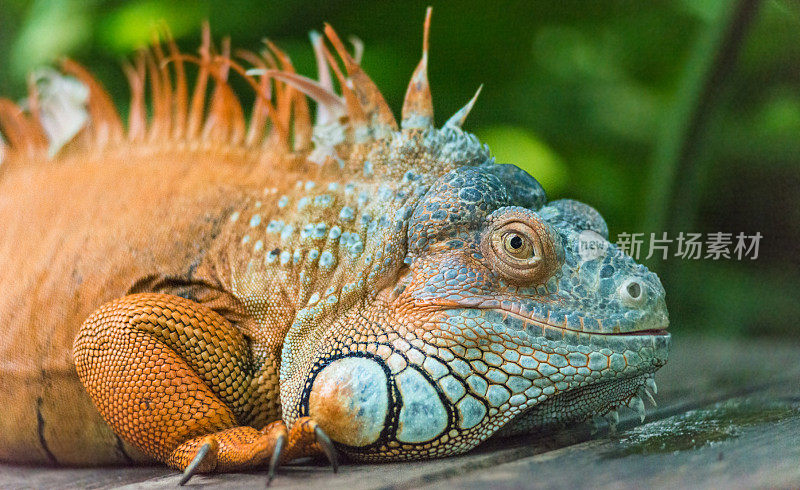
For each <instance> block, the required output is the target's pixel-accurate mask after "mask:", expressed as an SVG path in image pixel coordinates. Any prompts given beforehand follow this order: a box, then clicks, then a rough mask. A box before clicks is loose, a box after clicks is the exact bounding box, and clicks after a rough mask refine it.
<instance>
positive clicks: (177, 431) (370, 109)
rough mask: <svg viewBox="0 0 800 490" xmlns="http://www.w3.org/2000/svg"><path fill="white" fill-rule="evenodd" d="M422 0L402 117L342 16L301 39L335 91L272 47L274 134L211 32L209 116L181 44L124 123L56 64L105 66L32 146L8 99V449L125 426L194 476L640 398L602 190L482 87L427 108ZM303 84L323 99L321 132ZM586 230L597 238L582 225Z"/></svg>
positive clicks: (378, 453) (67, 446)
mask: <svg viewBox="0 0 800 490" xmlns="http://www.w3.org/2000/svg"><path fill="white" fill-rule="evenodd" d="M428 21H429V18H428V19H427V21H426V39H425V50H424V54H423V59H422V61H421V63H420V65H419V66H418V68H417V70H416V71H415V73H414V76H413V77H412V80H411V83H410V85H409V90H408V93H407V96H406V102H405V104H404V107H403V118H402V124H401V127H400V128H398V127H397V125H396V123H395V121H394V117H393V115H392V114H391V112H390V111H389V110H388V107H387V106H386V104H385V102H384V101H383V99H382V97H381V96H380V94H379V93H378V92H377V89H376V88H375V87H374V84H372V82H371V81H370V80H369V79H368V78H367V77H366V75H365V74H364V73H363V71H361V69H360V67H359V66H358V64H357V62H356V61H355V60H353V59H352V58H351V57H350V56H349V55H348V54H347V52H346V51H345V50H344V47H343V46H342V45H341V43H340V42H339V40H338V37H336V35H335V33H333V31H332V30H330V29H328V31H327V34H328V37H329V39H330V40H331V42H332V44H333V46H334V47H335V48H336V50H337V52H338V54H339V56H341V57H342V61H343V62H344V65H345V68H346V70H347V74H346V75H343V74H341V73H340V72H339V67H338V64H336V61H335V60H334V59H333V57H332V56H331V55H330V53H329V52H328V51H327V48H325V47H324V44H323V43H322V40H321V39H320V38H319V37H314V38H313V40H314V44H315V49H316V51H317V54H318V57H319V59H321V60H325V59H326V58H327V60H328V62H329V64H331V66H332V67H333V68H334V71H335V72H336V74H337V76H339V77H340V81H342V82H344V77H345V76H346V77H347V78H348V79H349V80H350V82H345V83H342V86H343V87H344V89H345V93H344V94H343V98H340V97H339V96H337V95H335V94H333V93H332V92H331V89H330V88H329V86H328V84H327V82H326V81H325V80H326V74H327V68H325V67H324V65H321V66H322V67H323V69H322V71H321V75H320V76H321V78H320V79H321V82H320V84H316V83H315V82H313V81H310V80H308V79H303V78H301V77H298V76H297V75H294V74H293V72H292V70H291V67H290V65H288V60H287V59H285V58H284V57H283V55H282V53H280V52H279V51H276V55H277V58H278V59H279V60H281V63H282V69H281V70H280V71H279V70H274V69H271V70H269V71H267V72H266V76H270V77H272V78H273V79H274V80H275V81H274V84H275V86H276V87H277V89H276V94H275V97H274V100H275V101H276V102H275V106H274V107H272V106H269V108H268V102H267V101H266V100H265V99H263V98H260V99H259V102H257V106H256V108H255V109H254V112H255V114H254V116H253V120H252V121H251V125H250V127H251V128H254V127H255V128H257V129H258V128H261V127H263V123H264V120H265V119H266V118H267V116H269V118H270V119H271V120H272V123H271V126H270V127H271V128H272V129H271V130H270V132H268V133H266V134H265V133H264V132H263V130H260V131H261V133H258V131H256V133H258V134H256V135H255V136H251V135H248V136H245V126H244V121H243V119H242V118H241V116H240V112H237V109H236V108H237V107H238V104H236V103H235V100H234V99H231V97H232V92H230V89H229V88H227V84H226V83H225V82H224V77H225V74H226V73H227V72H228V71H229V69H230V68H231V66H232V68H233V69H237V70H238V65H231V66H229V65H230V63H231V61H230V60H228V59H227V58H226V57H221V58H212V57H211V56H210V55H209V53H210V52H211V50H210V49H209V44H208V41H206V43H205V45H204V49H202V50H201V58H200V59H199V61H198V62H199V64H200V66H201V74H202V71H203V70H205V71H206V73H207V74H208V73H210V74H211V75H212V76H213V77H214V78H215V79H216V80H217V82H218V88H217V90H216V92H215V94H214V98H213V101H212V104H211V108H210V114H209V116H207V118H206V119H203V118H202V117H201V116H200V115H201V114H202V111H200V112H196V111H191V110H190V111H186V110H185V109H182V107H183V108H185V107H186V106H187V103H186V102H185V100H186V99H185V98H184V99H183V100H184V102H183V103H181V96H180V93H181V87H182V85H181V83H185V82H181V81H180V80H179V79H178V78H177V77H179V71H178V70H182V64H180V63H176V68H175V76H176V80H177V81H176V87H175V90H174V91H167V92H168V93H167V95H164V91H162V92H160V96H159V94H155V93H154V94H153V97H154V100H155V102H156V103H157V104H160V105H159V107H160V109H159V110H158V111H156V115H155V118H156V119H155V121H154V122H152V123H150V124H148V123H146V122H144V120H143V116H142V114H144V111H139V112H140V113H139V115H138V116H137V115H136V114H137V112H136V110H135V109H136V107H137V106H136V104H134V110H132V113H133V114H134V115H135V117H134V118H133V119H132V122H131V124H130V127H129V129H128V132H127V133H126V132H124V131H122V129H121V125H119V123H118V121H117V122H115V119H114V116H115V114H113V115H109V114H110V113H109V106H108V104H107V101H105V99H104V93H103V92H102V91H101V90H100V89H99V87H98V86H96V85H93V84H94V83H95V82H94V81H93V80H91V79H89V78H87V77H88V76H84V75H85V74H84V73H83V72H81V71H79V70H78V69H76V68H75V67H74V66H72V65H68V66H67V70H68V71H70V72H71V73H73V74H76V75H78V76H79V77H81V78H82V79H83V81H84V82H85V83H87V84H88V85H90V88H92V98H91V100H90V106H89V110H90V112H91V113H92V114H91V115H92V121H93V127H92V128H91V131H90V132H89V133H88V135H86V136H85V138H86V140H87V141H88V142H85V143H84V145H85V148H78V149H74V148H73V149H71V150H69V151H65V152H63V154H62V155H61V156H60V157H58V159H57V161H55V162H48V163H45V164H43V163H38V164H37V163H34V161H35V160H36V159H41V151H40V150H41V144H40V143H41V138H39V137H38V136H30V134H32V132H35V131H34V130H35V129H36V128H37V127H38V126H37V124H36V121H35V120H32V119H30V118H28V117H27V116H25V115H24V114H21V113H12V112H11V111H10V110H8V109H7V110H5V111H2V110H0V123H1V124H3V126H2V128H3V129H4V131H5V134H8V133H10V132H12V131H13V130H14V128H19V127H27V128H28V131H27V133H25V132H22V135H17V136H16V137H7V139H9V140H10V142H11V145H10V146H9V147H7V148H6V149H5V150H6V153H8V154H10V155H11V156H10V158H9V159H8V160H7V161H6V162H5V163H4V164H3V167H0V171H2V172H3V173H1V174H0V220H2V221H3V222H5V223H12V225H11V227H10V229H9V232H8V234H7V235H6V236H4V238H3V241H2V243H1V244H0V247H2V248H0V270H3V273H2V274H1V275H0V285H2V286H4V290H5V291H7V293H6V294H5V295H4V296H3V300H2V302H0V319H2V321H1V322H0V323H1V324H2V325H3V328H4V332H5V333H6V335H4V336H3V338H4V340H3V343H2V344H0V348H1V349H2V352H0V353H2V355H3V359H6V361H5V364H4V366H3V370H4V372H3V378H6V377H7V375H10V376H11V377H12V385H11V389H9V390H4V391H5V392H4V393H2V394H0V395H2V396H3V397H7V398H9V399H7V400H0V401H3V402H5V405H6V406H8V405H9V404H10V403H11V398H12V397H13V399H14V401H13V404H11V405H12V407H13V408H12V414H13V417H12V419H13V420H14V423H15V424H16V428H15V427H12V426H11V425H8V426H6V427H2V429H3V430H2V431H0V434H1V435H0V457H2V458H3V459H6V460H17V461H18V460H23V459H26V460H40V461H41V460H50V461H51V462H59V463H91V462H96V463H100V462H109V461H115V460H117V459H123V458H125V457H128V458H132V459H135V458H136V457H138V456H136V455H134V456H131V455H132V451H133V450H132V449H131V446H132V447H133V448H136V449H138V450H139V451H141V452H142V453H143V454H144V455H146V456H147V457H150V458H154V459H157V460H159V461H162V462H164V463H166V464H169V465H170V466H173V467H175V468H178V469H187V467H188V469H187V472H186V478H188V477H189V476H191V474H193V473H195V472H198V471H200V472H208V471H232V470H236V469H241V468H255V467H263V466H264V465H265V464H266V463H268V462H270V461H272V464H273V468H274V464H275V463H277V462H280V461H289V460H291V459H295V458H298V457H302V456H309V455H319V454H323V453H328V454H329V456H330V457H332V455H331V454H330V453H331V451H332V450H333V448H334V447H335V450H336V451H338V452H341V453H344V454H346V455H347V456H349V457H350V458H351V459H354V460H360V461H393V460H407V459H420V458H431V457H441V456H448V455H453V454H459V453H463V452H465V451H468V450H470V449H472V448H474V447H475V446H476V445H478V444H480V443H481V442H482V441H484V440H486V439H487V438H488V437H490V436H492V435H493V434H513V433H519V432H529V431H532V430H538V429H541V428H543V427H551V426H558V425H562V424H567V423H572V422H577V421H583V420H587V419H589V418H591V417H592V416H595V415H603V414H605V415H608V416H609V417H610V418H612V419H613V417H614V416H615V413H616V412H615V409H616V408H617V407H619V406H622V405H626V406H629V407H631V408H634V409H636V410H640V411H642V413H643V405H642V400H641V397H640V396H649V392H648V391H647V390H648V388H654V386H655V385H654V383H653V382H652V374H653V373H654V372H655V371H656V370H657V369H658V368H659V367H661V366H662V365H663V364H664V363H665V362H666V359H667V349H668V346H669V334H667V333H666V332H665V331H664V329H665V328H666V326H667V324H668V319H667V312H666V307H665V303H664V290H663V288H662V286H661V283H660V282H659V280H658V278H657V277H656V276H655V275H654V274H653V273H651V272H649V271H647V269H646V268H645V267H643V266H641V265H638V264H636V263H635V262H634V261H633V260H632V259H631V258H630V257H628V256H626V255H624V254H622V253H620V252H618V251H617V249H616V248H615V246H614V245H613V244H610V243H608V241H607V240H608V230H607V227H606V224H605V222H604V221H603V219H602V217H601V216H600V215H599V214H598V213H597V212H596V211H595V210H594V209H592V208H590V207H589V206H587V205H585V204H582V203H578V202H575V201H571V200H559V201H553V202H548V201H547V198H546V196H545V193H544V191H543V189H542V188H541V186H540V185H539V184H538V182H537V181H536V180H535V179H534V178H533V177H531V176H530V175H528V174H527V173H525V172H524V171H522V170H520V169H518V168H517V167H514V166H513V165H500V164H496V163H495V162H494V159H493V158H492V157H491V156H490V153H489V150H488V148H486V147H485V146H483V145H481V144H480V143H479V142H478V141H477V139H476V138H475V137H474V136H472V135H469V134H468V133H465V132H463V131H462V130H461V129H460V125H461V124H462V123H463V121H464V118H465V117H466V114H467V113H468V112H469V109H470V108H471V106H472V103H473V102H474V99H473V101H471V102H470V104H468V106H467V107H466V108H465V109H464V110H462V111H460V112H459V113H458V114H456V115H455V116H454V117H453V118H451V119H450V120H449V121H448V122H447V123H446V124H445V125H444V127H442V128H441V129H435V128H434V127H433V126H432V121H433V114H432V108H431V103H430V91H429V89H428V85H427V77H426V69H427V25H428ZM160 56H161V55H160V53H159V52H158V51H156V58H157V60H156V61H158V58H159V57H160ZM179 58H180V57H179V56H177V55H175V56H174V57H173V60H176V59H179ZM180 59H182V58H180ZM160 65H161V66H163V63H161V64H160ZM141 66H142V67H144V64H142V65H141ZM152 66H153V67H155V66H159V64H157V63H153V64H152ZM156 70H157V69H156V68H152V67H151V71H150V72H149V76H150V77H153V76H155V77H156V78H158V77H162V78H160V79H161V80H162V82H163V83H164V84H168V83H169V77H168V72H166V71H162V72H161V73H160V74H159V73H158V72H157V71H156ZM239 71H242V70H239ZM164 74H167V75H164ZM139 75H140V76H141V77H140V78H137V77H136V73H134V74H133V79H132V80H133V83H132V85H133V87H134V101H136V100H140V101H141V99H142V97H143V92H142V89H141V87H142V86H143V77H144V68H142V71H140V72H139ZM248 79H249V80H251V81H252V82H253V85H254V86H255V87H257V88H259V90H262V89H264V87H266V85H265V84H262V83H261V82H259V81H258V80H254V79H251V78H249V76H248ZM137 84H138V85H137ZM137 86H138V87H139V88H138V89H137ZM220 87H221V88H220ZM183 90H185V88H184V89H183ZM202 90H203V91H204V90H205V88H204V87H203V88H202ZM298 90H300V91H303V92H305V93H307V94H308V95H309V96H311V97H313V98H315V99H316V100H317V101H318V103H319V105H320V107H321V108H322V109H321V112H320V114H319V115H318V119H317V126H316V127H315V128H314V138H313V142H312V141H309V138H308V137H307V136H308V135H309V134H310V132H311V127H310V125H309V124H308V123H307V122H304V121H306V119H307V117H306V116H305V114H306V113H307V108H306V105H305V100H304V99H303V98H302V97H301V96H300V95H299V92H298ZM172 93H174V94H175V95H172ZM159 97H161V98H160V99H159ZM195 100H200V99H199V98H198V97H195ZM159 101H160V102H159ZM165 108H166V109H165ZM170 108H173V110H170ZM0 109H2V107H0ZM238 111H240V108H239V109H238ZM304 111H305V112H304ZM237 114H239V116H237ZM292 114H294V117H290V116H291V115H292ZM137 117H138V119H137ZM3 118H5V119H3ZM9 121H10V122H9ZM292 121H294V122H293V123H292V124H293V126H291V127H290V124H289V123H290V122H292ZM12 123H13V124H12ZM157 123H158V124H157ZM201 125H205V128H206V129H205V130H203V131H201V130H200V129H199V128H200V126H201ZM155 126H157V129H154V127H155ZM9 128H10V129H9ZM148 131H150V135H151V136H149V140H148V139H147V138H148V137H147V133H148ZM248 131H253V130H252V129H249V130H248ZM289 132H291V133H292V134H293V135H294V137H293V141H294V144H293V146H294V148H292V149H290V148H289V143H288V141H289V140H287V139H286V138H287V137H286V135H287V134H289ZM25 134H28V135H29V136H27V137H26V136H25ZM109 135H110V136H109ZM126 135H127V139H128V140H133V143H131V142H127V141H125V138H126ZM153 135H155V136H153ZM304 135H305V136H304ZM137 141H140V142H142V143H141V144H139V145H137V144H136V142H137ZM101 143H102V144H104V145H105V146H103V148H100V149H99V150H98V149H97V148H96V147H97V145H101ZM265 148H266V149H265ZM92 150H94V151H92ZM37 151H39V153H37ZM42 196H47V197H46V198H44V197H42ZM21 210H29V212H31V213H33V214H32V217H31V219H27V220H26V219H24V218H23V220H22V221H21V222H20V221H19V219H15V218H14V217H13V216H15V215H16V214H18V213H20V211H21ZM14 223H17V224H14ZM586 233H589V234H590V235H591V236H592V237H594V239H595V240H596V241H597V242H598V243H600V244H602V245H603V249H604V253H599V254H593V255H591V256H587V255H586V254H585V253H582V252H581V250H579V247H580V244H581V239H582V238H583V237H585V236H586ZM19 243H24V244H26V249H25V252H24V254H25V257H22V256H21V255H20V254H21V252H19V251H18V249H16V248H15V244H19ZM23 278H25V279H23ZM81 323H82V325H81ZM79 327H80V328H79ZM72 338H74V339H75V340H74V365H75V368H76V372H77V376H75V375H74V374H73V371H71V366H72V365H71V362H70V360H69V358H68V357H67V352H68V351H67V349H68V347H69V344H68V343H67V340H69V343H71V340H72ZM48 359H58V360H59V363H56V364H53V363H50V364H48V362H47V360H48ZM24 360H25V361H24ZM26 362H27V364H26ZM53 366H56V367H57V368H58V369H60V370H61V371H62V372H63V373H65V375H64V376H63V377H64V379H61V380H59V381H58V382H55V381H51V379H52V375H51V372H52V371H53V369H52V367H53ZM20 374H21V375H22V376H21V375H20ZM15 376H16V377H15ZM23 377H25V379H26V380H29V381H28V383H29V386H26V387H23V386H22V384H21V383H22V382H21V381H19V380H21V379H23ZM30 380H34V382H32V383H31V382H30ZM78 380H80V383H82V385H83V386H84V387H85V390H86V392H85V393H88V396H87V395H86V394H85V393H82V392H78V391H77V390H75V389H74V387H75V386H77V385H78ZM56 385H57V387H55V386H56ZM66 387H70V388H69V389H67V388H66ZM70 390H71V391H70ZM90 400H91V402H93V403H94V406H96V409H97V412H95V411H94V410H93V409H92V408H91V403H90ZM67 404H69V405H70V406H73V407H78V408H73V410H78V411H79V413H80V416H81V417H83V418H81V419H80V421H78V422H76V421H74V420H70V419H69V418H67V417H66V412H65V410H64V406H63V405H67ZM45 409H46V410H45ZM98 412H99V415H100V417H102V420H104V421H105V423H104V422H102V420H101V419H100V418H99V417H98V416H97V413H98ZM45 413H46V416H45ZM31 414H36V416H35V417H33V415H31ZM105 424H108V425H105ZM78 427H79V428H80V430H76V428H78ZM87 427H90V428H91V430H86V428H87ZM108 427H110V428H111V429H113V431H114V433H115V434H116V435H118V436H119V438H121V439H118V438H116V437H115V436H114V435H113V434H110V431H109V430H108ZM123 440H124V441H125V443H123V442H122V441H123ZM331 440H332V441H333V442H332V443H331ZM22 450H28V451H29V453H28V454H27V455H26V456H21V454H20V453H19V451H22Z"/></svg>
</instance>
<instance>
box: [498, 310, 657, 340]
mask: <svg viewBox="0 0 800 490" xmlns="http://www.w3.org/2000/svg"><path fill="white" fill-rule="evenodd" d="M491 309H492V310H493V311H496V312H498V313H501V314H503V315H504V316H506V317H512V318H515V319H517V320H520V321H522V322H524V323H525V324H526V326H527V324H528V323H531V324H534V325H536V326H538V327H540V328H542V329H552V330H558V331H562V332H574V333H579V334H585V335H603V336H610V337H633V336H669V335H670V334H669V332H668V331H667V327H668V324H667V325H664V326H663V327H661V328H658V327H657V328H646V329H641V330H629V331H625V332H623V331H621V327H620V325H619V324H617V325H615V326H613V327H612V331H611V332H595V331H590V330H577V329H574V328H569V327H567V326H566V323H567V322H566V319H565V320H564V322H563V323H562V324H560V325H558V324H555V323H553V322H552V321H542V320H540V319H537V318H531V317H528V316H525V315H522V314H520V313H516V312H513V311H509V310H504V309H499V308H491ZM548 319H549V317H548ZM596 321H597V322H598V323H599V324H600V326H601V327H603V325H602V322H601V321H600V320H596ZM581 324H582V325H583V318H581Z"/></svg>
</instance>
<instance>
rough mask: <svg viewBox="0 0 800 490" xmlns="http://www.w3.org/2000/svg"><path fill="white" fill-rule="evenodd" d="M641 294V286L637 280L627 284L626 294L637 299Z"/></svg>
mask: <svg viewBox="0 0 800 490" xmlns="http://www.w3.org/2000/svg"><path fill="white" fill-rule="evenodd" d="M641 294H642V286H640V285H639V283H638V282H632V283H630V284H628V295H629V296H630V297H631V298H633V299H638V298H639V295H641Z"/></svg>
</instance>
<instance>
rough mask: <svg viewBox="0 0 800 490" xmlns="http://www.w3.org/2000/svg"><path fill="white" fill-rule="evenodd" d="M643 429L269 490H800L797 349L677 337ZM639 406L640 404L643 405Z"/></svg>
mask: <svg viewBox="0 0 800 490" xmlns="http://www.w3.org/2000/svg"><path fill="white" fill-rule="evenodd" d="M656 380H657V382H658V387H659V394H658V395H657V396H656V400H657V401H658V403H659V407H658V408H655V409H653V408H652V407H650V406H649V405H648V415H647V419H646V420H645V423H644V424H639V421H638V418H636V417H635V416H634V414H633V413H631V412H627V411H626V410H625V409H622V410H621V411H620V415H621V418H622V420H621V423H620V426H619V428H618V430H617V434H616V435H610V434H609V433H608V431H607V430H605V429H602V428H601V430H600V431H599V432H597V433H595V434H592V428H591V426H590V425H588V424H587V425H582V426H579V427H575V428H573V429H571V430H569V431H565V432H562V433H559V434H556V435H552V436H548V437H544V438H543V437H536V438H532V437H518V438H514V439H506V440H497V441H490V442H489V443H487V444H486V445H485V446H483V447H481V448H478V449H477V450H475V451H473V452H471V453H469V454H467V455H464V456H460V457H455V458H449V459H443V460H438V461H428V462H418V463H398V464H386V465H346V466H343V467H342V468H341V469H340V471H339V474H336V475H334V474H333V473H332V472H331V471H330V469H329V468H328V467H326V466H323V465H318V464H314V463H306V464H299V465H293V466H289V467H285V468H282V469H281V470H280V473H279V475H278V477H277V478H276V479H275V481H274V482H273V485H272V486H273V488H284V487H301V486H302V487H304V488H324V489H337V488H343V489H351V490H352V489H366V488H417V487H439V488H442V487H445V488H446V487H459V488H484V487H491V488H531V487H543V488H582V487H591V488H612V487H613V488H649V487H660V488H686V487H692V488H758V487H763V488H800V344H797V343H791V342H785V341H784V342H770V341H761V340H737V341H734V342H731V341H726V340H723V339H704V338H697V337H686V336H682V335H680V333H679V334H678V335H677V338H674V344H673V349H672V352H671V354H670V361H669V363H668V364H667V366H666V367H664V368H663V369H662V370H661V371H660V372H659V373H658V374H657V375H656ZM645 403H646V404H647V402H645ZM178 479H179V476H178V474H177V473H175V472H173V471H171V470H169V469H167V468H162V467H139V468H74V469H59V468H33V467H20V466H8V465H0V487H1V488H29V487H39V488H118V487H122V488H169V487H174V486H176V485H177V482H178ZM265 479H266V477H265V474H264V473H263V472H254V473H240V474H228V475H211V476H202V475H201V476H196V477H195V478H193V479H192V480H191V482H190V485H189V487H191V486H201V485H204V486H209V487H226V488H227V487H229V488H251V487H263V485H264V482H265Z"/></svg>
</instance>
